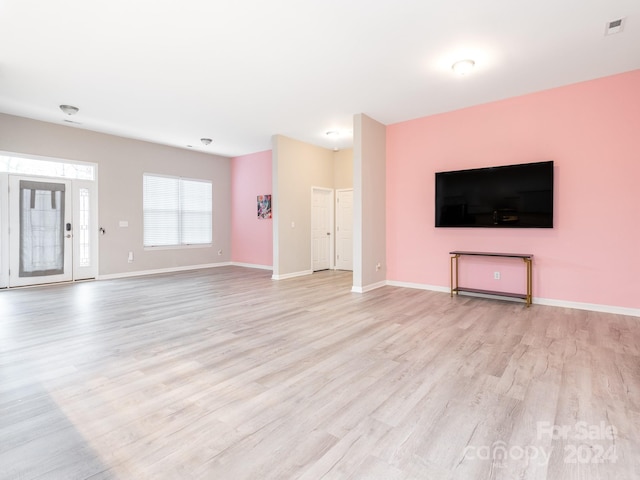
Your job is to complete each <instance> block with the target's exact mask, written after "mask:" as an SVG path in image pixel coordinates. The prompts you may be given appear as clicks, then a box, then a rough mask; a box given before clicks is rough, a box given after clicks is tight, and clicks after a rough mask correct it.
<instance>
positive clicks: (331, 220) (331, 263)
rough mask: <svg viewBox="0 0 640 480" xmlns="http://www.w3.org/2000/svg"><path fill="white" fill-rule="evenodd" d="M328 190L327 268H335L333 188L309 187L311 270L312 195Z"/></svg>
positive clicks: (311, 262) (312, 251)
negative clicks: (328, 237) (328, 236)
mask: <svg viewBox="0 0 640 480" xmlns="http://www.w3.org/2000/svg"><path fill="white" fill-rule="evenodd" d="M316 191H318V192H328V193H329V196H330V198H329V205H330V206H331V208H329V226H328V229H327V230H328V231H329V232H328V233H329V234H330V236H331V238H330V239H329V269H330V270H333V269H334V268H335V263H334V256H335V247H334V245H335V241H334V237H335V235H334V233H333V232H334V230H335V220H334V211H333V210H334V207H333V206H334V201H335V200H334V193H333V188H325V187H313V186H312V187H311V231H310V232H309V234H310V235H309V236H310V240H311V259H310V264H311V269H310V270H311V271H312V272H313V271H314V269H313V253H314V248H313V225H314V223H313V197H314V194H315V192H316Z"/></svg>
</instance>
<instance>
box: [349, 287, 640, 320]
mask: <svg viewBox="0 0 640 480" xmlns="http://www.w3.org/2000/svg"><path fill="white" fill-rule="evenodd" d="M387 285H390V286H394V287H405V288H415V289H418V290H431V291H434V292H443V293H450V292H451V290H450V288H449V287H442V286H439V285H426V284H422V283H407V282H397V281H394V280H387ZM351 291H352V292H353V291H354V290H353V289H352V290H351ZM460 295H465V296H469V297H480V298H491V299H494V300H495V299H499V300H506V301H510V302H518V303H522V302H521V301H520V300H517V299H515V298H511V297H501V296H498V295H483V294H481V293H469V292H461V293H460ZM536 305H546V306H549V307H561V308H572V309H575V310H589V311H592V312H602V313H613V314H617V315H628V316H630V317H640V308H629V307H618V306H615V305H598V304H595V303H583V302H570V301H567V300H554V299H552V298H539V297H533V305H532V306H533V307H535V306H536Z"/></svg>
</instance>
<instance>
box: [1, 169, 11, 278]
mask: <svg viewBox="0 0 640 480" xmlns="http://www.w3.org/2000/svg"><path fill="white" fill-rule="evenodd" d="M8 286H9V175H7V174H6V173H0V288H5V287H8Z"/></svg>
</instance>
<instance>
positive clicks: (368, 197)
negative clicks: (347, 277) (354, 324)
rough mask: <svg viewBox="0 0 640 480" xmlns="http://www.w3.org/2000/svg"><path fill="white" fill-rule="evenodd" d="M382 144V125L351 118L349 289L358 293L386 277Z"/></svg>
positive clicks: (384, 148) (384, 130)
mask: <svg viewBox="0 0 640 480" xmlns="http://www.w3.org/2000/svg"><path fill="white" fill-rule="evenodd" d="M386 142H387V141H386V127H385V126H384V125H383V124H381V123H379V122H376V121H375V120H373V119H372V118H369V117H367V116H366V115H364V114H359V115H355V117H354V147H353V224H354V225H353V250H354V251H353V289H354V291H359V292H361V291H367V289H369V288H375V287H377V286H380V285H381V282H384V281H385V278H386V258H387V252H386V250H387V244H386V180H385V179H386V150H387V146H386V145H387V144H386ZM377 264H380V269H379V270H376V265H377Z"/></svg>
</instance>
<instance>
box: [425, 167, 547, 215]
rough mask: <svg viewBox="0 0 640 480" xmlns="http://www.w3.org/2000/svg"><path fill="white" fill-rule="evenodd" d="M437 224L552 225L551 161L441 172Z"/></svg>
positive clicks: (437, 200) (437, 199)
mask: <svg viewBox="0 0 640 480" xmlns="http://www.w3.org/2000/svg"><path fill="white" fill-rule="evenodd" d="M436 227H492V228H509V227H513V228H552V227H553V161H547V162H536V163H525V164H520V165H505V166H499V167H488V168H475V169H472V170H457V171H452V172H437V173H436Z"/></svg>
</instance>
